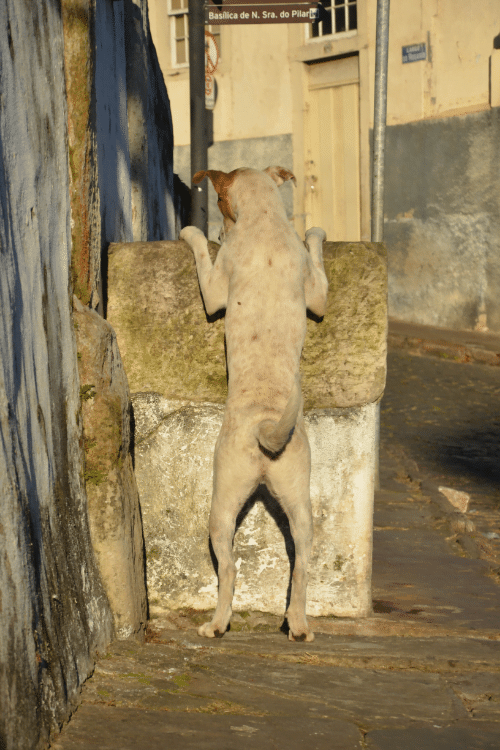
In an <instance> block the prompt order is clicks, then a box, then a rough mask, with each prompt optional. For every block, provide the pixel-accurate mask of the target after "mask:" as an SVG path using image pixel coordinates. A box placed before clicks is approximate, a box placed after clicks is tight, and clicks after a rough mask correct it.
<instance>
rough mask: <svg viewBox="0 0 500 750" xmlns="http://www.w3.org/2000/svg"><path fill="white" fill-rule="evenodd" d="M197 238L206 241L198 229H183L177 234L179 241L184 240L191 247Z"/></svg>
mask: <svg viewBox="0 0 500 750" xmlns="http://www.w3.org/2000/svg"><path fill="white" fill-rule="evenodd" d="M197 238H201V239H206V238H205V235H204V234H203V232H202V231H201V229H198V227H184V229H181V231H180V232H179V239H180V240H184V241H185V242H187V243H188V245H192V244H193V242H195V240H196V239H197Z"/></svg>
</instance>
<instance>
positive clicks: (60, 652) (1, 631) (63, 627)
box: [0, 0, 113, 750]
mask: <svg viewBox="0 0 500 750" xmlns="http://www.w3.org/2000/svg"><path fill="white" fill-rule="evenodd" d="M63 53H64V50H63V34H62V24H61V11H60V6H59V4H58V3H57V2H55V0H47V2H44V3H35V4H25V3H18V2H15V0H7V1H6V2H5V3H2V5H1V7H0V61H1V63H0V69H1V71H2V99H1V117H0V144H1V147H0V148H1V157H0V170H1V176H0V248H1V251H0V263H1V273H0V435H1V443H0V446H1V447H0V591H1V607H0V609H1V617H0V704H1V709H0V745H2V747H5V748H7V750H30V749H31V748H35V747H36V748H40V747H43V746H44V745H45V744H46V742H47V739H48V734H49V732H50V731H51V730H54V729H55V728H56V727H57V726H58V725H60V723H61V722H62V721H63V720H64V719H66V718H67V716H68V713H69V711H70V710H71V707H72V706H73V705H74V704H75V702H76V700H77V697H78V692H79V686H80V685H81V683H82V682H83V681H84V680H85V679H86V677H87V676H88V674H89V672H90V671H91V669H92V666H93V656H94V654H95V652H96V650H100V649H103V648H104V647H105V646H106V644H107V643H108V641H109V639H110V637H111V634H112V628H113V623H112V615H111V611H110V608H109V604H108V601H107V598H106V596H105V594H104V591H103V588H102V586H101V583H100V577H99V573H98V570H97V566H96V562H95V559H94V554H93V550H92V546H91V541H90V534H89V527H88V521H87V508H86V496H85V489H84V484H83V471H82V469H83V466H82V454H81V448H80V441H81V437H82V431H81V416H80V394H79V381H78V372H77V356H76V346H75V339H74V332H73V324H72V319H71V312H70V310H71V301H70V285H69V281H70V277H69V271H70V260H71V257H70V256H71V234H70V200H69V173H68V140H67V110H66V93H65V82H64V69H63V60H64V56H63ZM48 81H50V86H49V85H47V82H48Z"/></svg>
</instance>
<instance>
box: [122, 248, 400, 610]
mask: <svg viewBox="0 0 500 750" xmlns="http://www.w3.org/2000/svg"><path fill="white" fill-rule="evenodd" d="M210 249H211V253H212V255H213V256H215V254H216V252H217V246H216V245H215V244H213V243H212V244H211V248H210ZM324 256H325V268H326V272H327V275H328V277H329V281H330V291H329V296H328V309H327V313H326V315H325V317H324V320H323V321H321V322H318V321H315V320H312V319H311V320H308V333H307V338H306V344H305V346H304V352H303V358H302V375H303V378H302V388H303V392H304V400H305V409H306V412H305V415H306V429H307V431H308V435H309V440H310V443H311V453H312V475H311V499H312V505H313V515H314V534H315V541H314V547H313V554H312V559H311V562H310V566H309V576H310V578H309V580H310V583H309V587H308V612H309V614H310V615H317V616H319V615H336V616H349V617H356V616H364V615H366V614H368V612H369V611H370V609H371V591H370V585H371V546H372V512H373V491H374V468H375V453H376V447H375V439H376V418H377V401H378V400H379V399H380V397H381V396H382V393H383V390H384V386H385V374H386V336H387V307H386V299H387V285H386V275H387V271H386V253H385V248H384V247H383V246H382V245H377V244H370V243H325V246H324ZM108 319H109V320H110V322H111V323H112V325H113V327H114V329H115V330H116V335H117V339H118V343H119V346H120V351H121V354H122V357H123V362H124V367H125V370H126V371H127V375H128V378H129V383H130V387H131V391H132V401H133V408H134V419H135V471H136V477H137V483H138V487H139V494H140V498H141V508H142V517H143V523H144V536H145V542H146V550H147V570H148V593H149V597H150V606H151V609H152V611H154V609H155V608H159V609H160V610H161V609H163V608H166V607H168V608H181V607H194V608H200V609H207V608H211V607H213V606H214V604H215V600H216V595H217V578H216V575H215V568H214V562H213V560H212V557H211V554H210V549H209V540H208V515H209V509H210V500H211V491H212V458H213V450H214V446H215V442H216V438H217V435H218V432H219V429H220V425H221V420H222V414H223V409H224V407H223V404H224V401H225V398H226V390H227V385H226V369H225V357H224V321H223V319H218V320H215V321H212V322H210V323H209V322H208V321H207V318H206V316H205V314H204V310H203V304H202V300H201V296H200V292H199V287H198V282H197V277H196V270H195V265H194V260H193V257H192V254H191V251H190V249H189V248H188V246H187V245H186V244H185V243H184V242H181V241H177V242H155V243H129V244H114V245H111V246H110V253H109V276H108ZM235 552H236V560H237V561H238V562H237V565H238V579H237V587H236V593H235V599H234V606H235V608H236V609H257V610H259V609H260V610H263V611H269V612H274V613H278V614H279V613H284V612H285V608H286V600H287V592H288V589H289V582H290V572H291V566H292V565H293V554H294V551H293V542H292V539H291V536H290V531H289V528H288V521H287V519H286V516H285V514H284V513H283V512H282V511H281V508H280V506H279V504H278V503H277V502H276V501H274V500H273V499H272V498H271V497H270V496H269V494H268V493H267V491H266V490H265V488H261V489H260V490H259V491H258V492H257V493H256V495H255V496H254V497H253V498H251V499H249V501H248V503H247V505H246V506H245V508H244V510H243V512H242V515H241V518H240V519H239V527H238V530H237V532H236V536H235Z"/></svg>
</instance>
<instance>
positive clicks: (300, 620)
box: [180, 167, 328, 641]
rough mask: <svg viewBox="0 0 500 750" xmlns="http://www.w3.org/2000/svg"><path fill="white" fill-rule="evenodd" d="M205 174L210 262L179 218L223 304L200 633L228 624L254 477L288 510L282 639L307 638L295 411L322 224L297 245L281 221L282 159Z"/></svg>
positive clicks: (206, 284)
mask: <svg viewBox="0 0 500 750" xmlns="http://www.w3.org/2000/svg"><path fill="white" fill-rule="evenodd" d="M206 176H208V177H209V178H210V179H211V181H212V183H213V186H214V188H215V190H216V191H217V193H218V196H219V208H220V210H221V212H222V214H223V216H224V241H223V244H222V246H221V248H220V250H219V253H218V255H217V259H216V260H215V262H214V263H213V264H212V261H211V259H210V256H209V253H208V244H207V240H206V239H205V237H204V235H203V234H202V232H201V231H200V230H199V229H196V228H195V227H185V228H184V229H183V230H182V231H181V233H180V237H181V239H184V240H186V242H187V243H188V244H189V245H190V246H191V248H192V250H193V253H194V256H195V259H196V268H197V271H198V279H199V282H200V288H201V293H202V295H203V300H204V303H205V309H206V311H207V314H208V315H212V314H214V313H216V312H217V311H218V310H221V309H223V308H225V310H226V314H225V332H226V347H227V368H228V397H227V401H226V407H225V412H224V419H223V424H222V428H221V431H220V435H219V437H218V440H217V445H216V447H215V455H214V477H213V496H212V508H211V512H210V539H211V541H212V546H213V549H214V552H215V555H216V556H217V561H218V575H219V596H218V602H217V608H216V610H215V614H214V617H213V619H212V620H211V621H210V622H207V623H205V624H204V625H202V626H201V627H200V628H199V630H198V632H199V634H200V635H203V636H207V637H209V638H213V637H214V636H222V635H223V634H224V633H225V631H226V629H227V627H228V623H229V619H230V617H231V613H232V609H231V603H232V598H233V593H234V584H235V578H236V566H235V563H234V558H233V552H232V545H233V537H234V533H235V524H236V518H237V515H238V513H239V511H240V510H241V508H242V507H243V505H244V503H245V501H246V500H247V499H248V498H249V497H250V495H251V494H252V493H253V492H254V491H255V490H256V488H257V487H258V485H259V484H265V485H266V486H267V488H268V489H269V491H270V493H271V494H272V495H273V496H274V497H275V498H276V499H277V500H278V501H279V503H280V505H281V506H282V507H283V510H284V511H285V512H286V514H287V516H288V520H289V523H290V529H291V533H292V536H293V540H294V543H295V566H294V570H293V576H292V589H291V595H290V604H289V607H288V609H287V612H286V618H287V621H288V626H289V638H290V640H306V641H312V640H313V638H314V634H313V633H312V632H311V630H310V629H309V627H308V624H307V619H306V585H307V565H308V560H309V556H310V552H311V546H312V537H313V525H312V513H311V502H310V498H309V476H310V450H309V443H308V440H307V436H306V433H305V429H304V422H303V415H302V403H303V402H302V394H301V390H300V375H299V363H300V356H301V352H302V346H303V344H304V338H305V334H306V308H308V309H309V310H310V311H311V312H312V313H314V314H315V315H317V316H319V317H321V316H323V315H324V313H325V308H326V297H327V290H328V282H327V279H326V276H325V271H324V268H323V258H322V243H323V241H324V239H325V236H326V235H325V233H324V231H323V230H322V229H317V228H314V229H309V230H308V232H307V233H306V245H307V248H308V250H309V252H308V250H307V249H306V247H305V246H304V243H303V242H302V241H301V240H300V238H299V236H298V235H297V233H296V232H295V230H294V229H293V228H292V227H291V226H290V223H289V221H288V219H287V216H286V212H285V208H284V205H283V202H282V200H281V196H280V194H279V191H278V185H281V184H282V183H283V182H284V181H285V180H290V179H292V180H294V181H295V177H294V176H293V174H292V173H291V172H289V171H288V170H287V169H284V168H283V167H268V168H267V169H266V170H264V171H263V172H260V171H257V170H255V169H247V168H242V169H236V170H234V171H233V172H230V173H229V174H226V173H224V172H219V171H213V170H209V171H208V172H205V171H203V172H197V173H196V175H195V176H194V178H193V179H194V182H195V183H198V182H200V181H201V180H202V179H203V178H204V177H206Z"/></svg>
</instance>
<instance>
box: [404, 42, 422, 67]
mask: <svg viewBox="0 0 500 750" xmlns="http://www.w3.org/2000/svg"><path fill="white" fill-rule="evenodd" d="M401 51H402V55H403V63H411V62H418V61H419V60H426V59H427V52H426V49H425V42H424V43H422V44H409V45H408V46H407V47H402V48H401Z"/></svg>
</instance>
